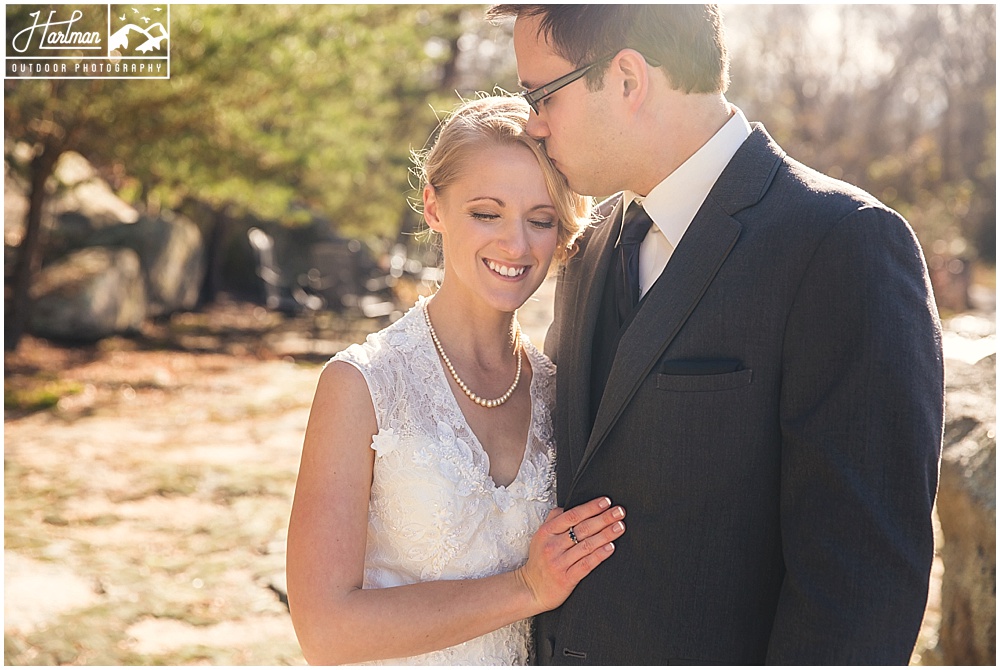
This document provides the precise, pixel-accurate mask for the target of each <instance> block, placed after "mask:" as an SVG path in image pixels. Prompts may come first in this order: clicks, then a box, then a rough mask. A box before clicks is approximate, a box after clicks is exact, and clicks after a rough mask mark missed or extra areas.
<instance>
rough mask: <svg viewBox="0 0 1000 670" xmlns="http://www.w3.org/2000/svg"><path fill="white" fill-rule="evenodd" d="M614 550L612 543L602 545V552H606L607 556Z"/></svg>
mask: <svg viewBox="0 0 1000 670" xmlns="http://www.w3.org/2000/svg"><path fill="white" fill-rule="evenodd" d="M614 550H615V543H614V542H608V543H607V544H606V545H604V551H606V552H608V553H609V554H610V553H611V552H612V551H614Z"/></svg>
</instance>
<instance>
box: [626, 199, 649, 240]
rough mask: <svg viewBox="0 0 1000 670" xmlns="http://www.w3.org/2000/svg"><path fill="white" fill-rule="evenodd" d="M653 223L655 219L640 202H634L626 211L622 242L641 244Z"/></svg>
mask: <svg viewBox="0 0 1000 670" xmlns="http://www.w3.org/2000/svg"><path fill="white" fill-rule="evenodd" d="M652 225H653V220H652V219H651V218H649V214H646V210H644V209H643V208H642V206H641V205H640V204H639V203H637V202H633V203H632V204H631V205H629V208H628V211H627V212H626V213H625V221H624V223H623V224H622V236H621V244H623V245H628V244H641V243H642V241H643V240H644V239H645V237H646V233H648V232H649V228H650V226H652Z"/></svg>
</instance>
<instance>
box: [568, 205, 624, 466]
mask: <svg viewBox="0 0 1000 670" xmlns="http://www.w3.org/2000/svg"><path fill="white" fill-rule="evenodd" d="M621 218H622V217H621V201H619V202H618V203H617V204H616V205H615V207H614V209H613V210H612V212H611V214H610V216H609V218H607V219H605V220H604V223H603V224H601V225H599V226H597V227H596V228H594V229H593V230H592V234H593V238H592V239H590V240H589V241H588V243H587V247H586V249H585V250H584V252H583V256H582V258H579V259H577V260H576V262H579V263H581V266H580V267H581V270H580V274H579V277H578V281H577V283H576V286H575V287H574V290H573V291H572V296H573V297H572V300H573V302H572V303H571V308H572V306H575V307H576V308H577V309H578V310H579V311H578V312H577V314H578V320H575V321H576V324H575V327H572V326H571V327H570V328H569V329H566V331H565V336H564V337H563V339H564V340H568V341H569V344H570V346H569V347H568V353H569V356H563V355H560V365H559V372H558V374H557V376H556V384H558V385H560V393H561V394H562V397H565V398H567V416H568V423H569V425H568V430H569V435H568V438H569V440H568V442H569V443H568V445H566V447H568V448H563V445H559V447H560V449H562V450H561V451H560V455H561V456H563V457H566V456H569V461H570V462H569V466H570V467H569V468H567V469H565V470H563V469H562V468H560V470H561V471H562V472H566V473H570V474H573V473H575V472H576V471H577V469H578V465H579V463H580V458H581V456H582V454H583V450H584V447H585V445H586V444H587V441H588V437H589V434H588V432H587V429H588V427H589V426H590V371H591V363H592V356H591V350H592V347H593V343H594V328H595V326H596V324H597V315H598V312H599V311H600V308H601V294H602V290H603V287H604V281H605V279H606V277H607V274H608V269H609V268H610V266H611V260H612V257H613V253H612V252H613V251H614V241H615V240H617V239H618V234H619V232H620V231H621V226H622V222H621ZM571 262H574V261H571ZM563 328H564V329H565V328H566V326H565V325H564V326H563Z"/></svg>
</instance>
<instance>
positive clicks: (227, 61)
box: [4, 5, 492, 349]
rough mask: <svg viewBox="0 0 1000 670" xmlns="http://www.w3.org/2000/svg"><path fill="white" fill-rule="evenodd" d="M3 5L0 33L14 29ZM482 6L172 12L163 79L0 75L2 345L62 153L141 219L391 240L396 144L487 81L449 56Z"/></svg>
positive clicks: (19, 312)
mask: <svg viewBox="0 0 1000 670" xmlns="http://www.w3.org/2000/svg"><path fill="white" fill-rule="evenodd" d="M11 11H12V10H10V9H9V10H8V26H11V25H14V24H16V23H20V22H23V17H22V19H20V20H12V14H11ZM13 11H17V10H13ZM482 12H483V8H482V7H479V6H462V5H459V6H449V5H426V6H423V5H420V6H418V5H329V6H287V5H266V6H258V5H211V6H196V5H174V6H172V7H171V66H172V71H171V79H170V80H168V81H166V80H81V81H77V80H7V81H5V104H4V121H5V154H6V155H5V158H7V159H8V163H11V164H13V163H14V162H15V161H13V160H12V156H11V153H12V151H13V149H14V147H15V144H16V143H26V144H27V145H28V146H30V147H31V150H32V158H31V161H30V164H29V166H28V172H29V181H30V184H31V186H30V189H31V196H30V198H29V200H30V205H29V213H28V216H27V222H26V229H25V234H24V236H23V241H22V243H21V245H20V247H19V252H18V261H17V270H16V272H15V278H14V290H13V298H12V300H11V301H10V304H9V305H7V306H6V307H7V310H5V311H7V312H8V314H7V319H6V324H7V325H6V328H5V337H4V344H5V348H7V349H11V348H13V347H16V345H17V342H18V340H19V338H20V336H21V334H22V332H23V330H24V327H25V325H26V324H27V316H28V311H29V309H30V304H29V302H30V301H29V287H30V284H31V278H32V276H33V273H34V271H35V270H37V268H38V265H39V263H40V260H39V259H40V258H41V245H42V232H43V231H42V230H41V221H42V215H41V212H42V205H43V202H44V198H45V193H46V183H47V181H48V179H49V177H50V176H51V174H52V170H53V168H54V166H55V164H56V162H57V160H58V158H59V156H60V155H62V153H64V152H66V151H71V150H72V151H77V152H79V153H81V154H83V155H84V156H85V157H86V158H87V159H88V160H90V161H91V162H92V163H93V164H94V165H95V167H97V168H98V169H99V170H100V171H101V172H102V174H104V175H105V176H107V177H108V178H109V181H111V183H112V185H113V186H115V187H116V188H117V189H118V190H119V192H120V193H122V194H123V196H124V197H126V198H127V199H131V200H133V201H137V202H140V203H142V206H144V207H145V208H146V209H147V210H153V211H155V210H156V209H158V208H159V207H161V206H162V207H168V208H176V207H179V206H180V205H181V203H183V202H185V201H187V202H197V203H199V204H201V205H202V206H207V207H208V208H210V209H211V210H213V211H215V212H218V213H220V216H219V217H218V220H219V221H226V220H228V219H230V218H231V217H232V216H236V215H239V214H240V213H252V214H254V215H256V216H259V217H262V218H269V219H276V220H279V221H282V222H284V223H287V224H289V225H294V224H295V223H296V222H299V221H303V220H307V219H310V218H312V215H313V214H317V213H318V214H320V215H322V216H323V217H324V218H328V219H330V220H331V221H334V222H335V225H336V226H337V227H339V228H341V229H342V230H344V231H346V232H348V233H350V234H358V233H360V232H363V233H366V234H367V235H370V236H373V235H387V234H388V235H391V234H394V233H395V232H396V231H398V230H399V228H400V227H401V225H402V223H403V218H404V217H406V215H407V211H408V210H407V205H406V199H405V198H406V192H407V190H408V188H409V185H408V167H409V155H410V150H411V149H413V148H419V147H421V146H423V144H424V142H425V141H426V138H427V136H428V134H429V132H430V131H431V129H432V128H433V126H434V125H435V122H436V114H437V113H436V112H435V109H450V108H451V107H453V106H454V104H455V103H456V102H457V93H461V94H464V95H468V94H470V93H471V92H472V91H473V90H475V89H477V88H483V87H485V86H487V85H488V86H492V84H491V83H488V82H492V78H491V77H490V76H489V74H488V73H485V72H484V73H481V74H480V75H477V69H476V67H477V66H476V63H479V61H470V62H471V63H472V67H471V68H470V66H469V64H468V63H466V64H464V65H463V62H462V57H463V52H466V51H469V50H470V48H472V47H478V46H479V45H481V44H483V42H484V40H483V39H481V38H479V37H478V36H477V34H476V31H477V30H480V26H484V25H485V24H484V22H483V21H482V18H481V17H482ZM16 17H17V15H16V14H15V15H14V18H15V19H16ZM470 27H472V32H471V33H470V32H469V28H470ZM473 50H474V49H473ZM480 65H481V63H480ZM462 86H468V88H465V89H464V90H458V89H459V88H460V87H462ZM8 140H10V141H8ZM209 238H210V239H211V238H212V234H211V232H210V234H209ZM212 260H214V259H211V258H210V265H211V262H212ZM211 274H212V273H211V272H210V273H209V276H211Z"/></svg>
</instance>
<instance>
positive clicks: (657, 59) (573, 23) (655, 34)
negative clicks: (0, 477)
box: [486, 4, 729, 93]
mask: <svg viewBox="0 0 1000 670" xmlns="http://www.w3.org/2000/svg"><path fill="white" fill-rule="evenodd" d="M511 16H513V17H519V16H540V17H541V24H540V29H541V33H542V34H543V35H544V36H545V37H546V38H547V39H548V40H549V42H550V43H551V45H552V48H553V50H554V51H555V52H556V53H557V54H559V55H560V56H561V57H563V58H565V59H566V60H568V61H569V62H571V63H573V64H574V65H576V66H578V67H579V66H582V65H585V64H587V63H592V62H594V61H595V60H597V59H599V58H602V57H603V56H606V55H608V54H616V53H618V52H619V51H621V50H622V49H625V48H632V49H635V50H636V51H638V52H639V53H641V54H642V55H643V56H645V57H646V59H647V60H649V61H653V62H654V63H657V64H659V65H660V66H661V67H662V68H663V71H664V72H665V73H666V74H667V76H668V77H669V78H670V82H671V84H672V85H673V87H674V88H675V89H677V90H681V91H684V92H685V93H723V92H725V90H726V89H727V88H728V87H729V55H728V53H727V52H726V40H725V33H724V30H723V26H722V17H721V15H720V14H719V8H718V6H717V5H671V4H659V5H494V6H493V7H491V8H490V9H489V10H488V11H487V13H486V17H487V19H490V20H497V19H502V18H506V17H511ZM604 71H605V68H604V67H595V68H594V69H593V70H592V71H591V73H588V75H587V83H588V86H590V87H591V88H599V87H600V86H601V85H602V84H601V82H603V80H604Z"/></svg>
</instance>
